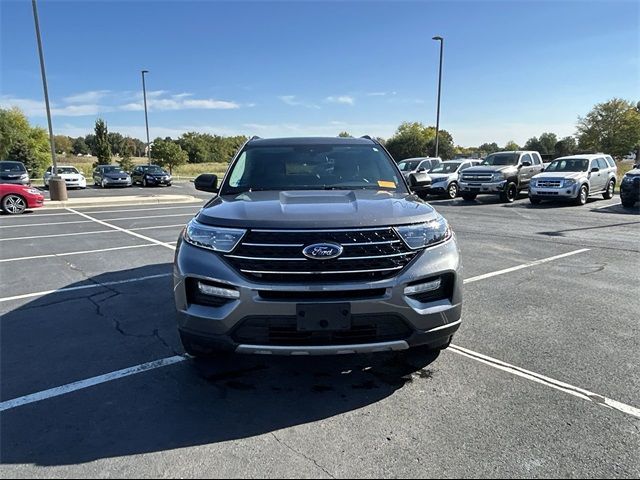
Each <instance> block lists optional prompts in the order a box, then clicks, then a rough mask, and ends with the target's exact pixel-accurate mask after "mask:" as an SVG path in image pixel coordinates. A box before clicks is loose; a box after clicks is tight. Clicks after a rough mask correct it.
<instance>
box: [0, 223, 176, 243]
mask: <svg viewBox="0 0 640 480" xmlns="http://www.w3.org/2000/svg"><path fill="white" fill-rule="evenodd" d="M96 221H97V222H98V223H101V224H104V225H108V226H111V227H113V228H112V230H96V231H93V232H76V233H56V234H55V235H33V236H31V237H9V238H0V242H9V241H11V240H33V239H35V238H54V237H74V236H76V235H95V234H97V233H118V232H124V233H128V234H129V235H133V236H134V237H138V238H142V239H143V240H147V241H148V242H153V243H155V244H156V245H164V246H167V245H168V244H167V243H165V242H161V241H160V240H156V239H154V238H150V237H145V236H144V235H139V234H137V233H134V232H138V231H141V230H158V229H162V228H178V227H184V226H185V224H184V223H178V224H175V225H157V226H152V227H138V228H131V229H129V230H127V229H124V228H120V227H117V226H115V225H111V224H110V223H106V222H100V221H98V220H96ZM171 248H173V247H171Z"/></svg>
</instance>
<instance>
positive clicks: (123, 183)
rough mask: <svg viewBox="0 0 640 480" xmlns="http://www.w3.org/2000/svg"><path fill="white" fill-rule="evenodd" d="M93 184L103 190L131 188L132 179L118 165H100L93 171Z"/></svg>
mask: <svg viewBox="0 0 640 480" xmlns="http://www.w3.org/2000/svg"><path fill="white" fill-rule="evenodd" d="M93 183H94V185H100V186H101V187H102V188H107V187H130V186H131V177H130V176H129V174H128V173H127V172H125V171H124V170H123V169H122V168H120V167H118V166H117V165H98V166H97V167H96V168H95V169H94V170H93Z"/></svg>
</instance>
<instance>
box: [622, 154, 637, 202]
mask: <svg viewBox="0 0 640 480" xmlns="http://www.w3.org/2000/svg"><path fill="white" fill-rule="evenodd" d="M620 200H622V206H623V207H626V208H631V207H633V206H634V205H635V203H636V202H638V201H640V164H638V165H634V166H633V170H629V171H628V172H627V173H625V175H624V177H623V178H622V182H620Z"/></svg>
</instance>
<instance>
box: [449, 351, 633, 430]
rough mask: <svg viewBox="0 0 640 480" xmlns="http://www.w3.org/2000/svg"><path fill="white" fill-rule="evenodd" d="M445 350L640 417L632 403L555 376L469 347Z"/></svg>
mask: <svg viewBox="0 0 640 480" xmlns="http://www.w3.org/2000/svg"><path fill="white" fill-rule="evenodd" d="M445 351H451V352H454V353H457V354H458V355H462V356H464V357H467V358H470V359H472V360H476V361H477V362H480V363H483V364H485V365H489V366H490V367H493V368H497V369H498V370H502V371H505V372H508V373H511V374H512V375H516V376H518V377H522V378H526V379H527V380H531V381H532V382H536V383H539V384H541V385H546V386H547V387H551V388H554V389H556V390H559V391H561V392H564V393H568V394H569V395H573V396H574V397H578V398H581V399H583V400H587V401H590V402H595V403H597V404H598V405H602V406H604V407H607V408H611V409H614V410H618V411H619V412H622V413H626V414H627V415H631V416H633V417H636V418H640V409H638V408H636V407H632V406H631V405H627V404H625V403H622V402H618V401H616V400H612V399H610V398H607V397H604V396H602V395H598V394H597V393H593V392H590V391H589V390H585V389H583V388H579V387H575V386H573V385H570V384H568V383H564V382H561V381H559V380H555V379H553V378H550V377H546V376H544V375H540V374H539V373H535V372H532V371H530V370H525V369H524V368H520V367H517V366H515V365H511V364H509V363H506V362H503V361H502V360H498V359H496V358H492V357H489V356H487V355H483V354H481V353H478V352H474V351H473V350H469V349H467V348H463V347H460V346H458V345H451V346H450V347H449V348H448V349H447V350H445Z"/></svg>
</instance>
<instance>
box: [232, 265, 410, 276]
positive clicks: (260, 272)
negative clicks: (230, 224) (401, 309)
mask: <svg viewBox="0 0 640 480" xmlns="http://www.w3.org/2000/svg"><path fill="white" fill-rule="evenodd" d="M403 268H404V266H400V267H393V268H375V269H370V270H334V271H321V272H297V271H294V272H282V271H268V270H267V271H262V270H240V271H241V272H243V273H254V274H255V273H257V274H260V275H336V274H337V275H342V274H349V273H373V272H391V271H394V270H401V269H403Z"/></svg>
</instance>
